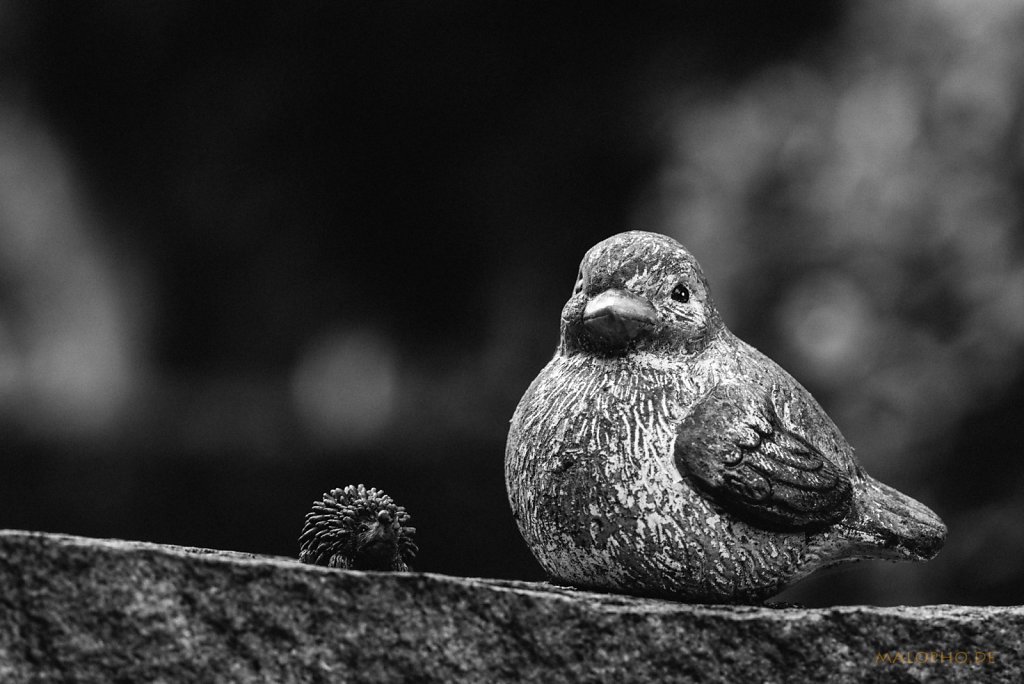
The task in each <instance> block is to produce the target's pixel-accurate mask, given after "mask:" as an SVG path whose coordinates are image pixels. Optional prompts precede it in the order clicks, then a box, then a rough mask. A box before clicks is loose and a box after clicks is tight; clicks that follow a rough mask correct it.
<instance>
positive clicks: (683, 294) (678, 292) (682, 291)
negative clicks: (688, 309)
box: [672, 283, 690, 304]
mask: <svg viewBox="0 0 1024 684" xmlns="http://www.w3.org/2000/svg"><path fill="white" fill-rule="evenodd" d="M672 299H674V300H676V301H677V302H683V303H684V304H685V303H686V302H688V301H690V291H689V290H687V289H686V286H685V285H683V284H682V283H679V284H678V285H676V286H675V289H673V290H672Z"/></svg>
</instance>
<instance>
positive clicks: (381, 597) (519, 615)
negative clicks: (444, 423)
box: [0, 531, 1024, 682]
mask: <svg viewBox="0 0 1024 684" xmlns="http://www.w3.org/2000/svg"><path fill="white" fill-rule="evenodd" d="M1022 635H1024V608H1022V607H1020V606H1013V607H964V606H925V607H898V608H873V607H866V606H847V607H839V608H830V609H801V608H768V607H750V606H746V607H735V606H714V605H686V604H681V603H673V602H669V601H660V600H654V599H641V598H632V597H627V596H616V595H609V594H595V593H590V592H581V591H575V590H572V589H565V588H560V587H553V586H550V585H546V584H535V583H527V582H513V581H500V580H485V579H467V578H461V577H448V576H443V575H434V574H424V573H369V572H357V571H351V570H337V569H329V568H322V567H315V566H309V565H303V564H300V563H298V562H297V561H294V560H289V559H285V558H271V557H259V556H254V555H251V554H244V553H235V552H228V551H211V550H205V549H193V548H183V547H175V546H163V545H158V544H148V543H141V542H128V541H115V540H98V539H86V538H81V537H72V536H66V535H54V534H44V533H38V532H19V531H3V532H0V681H2V682H23V681H41V682H51V681H53V682H65V681H68V682H219V681H246V682H247V681H261V682H262V681H267V682H307V681H308V682H461V681H465V682H496V681H539V682H564V681H583V682H629V681H635V682H672V681H680V682H687V681H698V682H699V681H708V682H718V681H722V682H735V681H739V682H787V681H793V682H803V681H840V682H843V681H848V682H859V681H907V682H918V681H935V682H947V681H964V682H967V681H972V682H974V681H1005V682H1019V681H1024V673H1022V672H1021V669H1022V668H1021V663H1022V662H1024V637H1022ZM880 655H881V656H882V657H883V658H888V659H889V660H890V661H892V662H879V656H880ZM907 660H909V661H912V662H910V663H908V662H901V661H907ZM915 660H916V661H918V662H916V663H914V662H913V661H915ZM965 660H966V661H967V662H964V661H965ZM977 661H980V662H977Z"/></svg>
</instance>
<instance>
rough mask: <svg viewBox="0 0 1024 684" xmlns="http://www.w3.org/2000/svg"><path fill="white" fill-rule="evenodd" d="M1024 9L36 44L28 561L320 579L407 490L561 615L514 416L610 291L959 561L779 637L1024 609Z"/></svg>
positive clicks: (22, 350)
mask: <svg viewBox="0 0 1024 684" xmlns="http://www.w3.org/2000/svg"><path fill="white" fill-rule="evenodd" d="M1022 28H1024V8H1021V6H1019V5H1016V4H1014V3H1008V2H994V3H987V4H984V5H971V6H969V7H968V6H963V7H962V6H960V4H958V3H954V2H928V3H926V2H907V3H900V4H889V3H883V2H858V3H849V4H847V3H841V2H820V1H815V2H806V3H786V4H783V5H779V4H777V3H741V4H735V3H729V2H725V3H722V2H715V3H704V2H697V3H668V2H651V3H640V4H634V3H631V4H630V5H629V7H628V9H627V8H626V6H625V5H622V6H616V5H607V4H606V5H598V6H595V5H592V4H587V5H583V4H580V5H575V4H556V3H539V2H515V3H513V2H491V3H480V2H473V3H471V2H455V1H447V2H445V1H441V2H432V3H398V2H375V3H354V2H342V3H312V2H306V3H291V4H288V3H270V2H248V3H244V4H242V3H238V4H234V3H202V2H184V1H177V2H139V3H132V2H113V1H111V2H94V3H88V4H85V3H59V2H27V1H23V2H3V3H0V430H2V431H0V435H2V437H0V440H2V451H0V454H2V455H0V463H2V477H0V526H2V527H10V528H24V529H32V530H48V531H57V532H68V533H75V534H83V535H91V536H99V537H122V538H129V539H142V540H148V541H156V542H164V543H174V544H185V545H198V546H209V547H216V548H226V549H237V550H244V551H252V552H258V553H269V554H280V555H288V556H294V555H295V554H296V553H297V547H296V537H297V535H298V531H299V529H300V527H301V524H302V519H303V516H304V515H305V512H306V510H307V509H308V506H309V505H310V503H311V502H312V501H313V500H314V499H315V498H318V497H319V495H320V494H321V493H322V492H323V491H325V490H327V489H330V488H332V487H336V486H342V485H345V484H349V483H356V482H364V483H366V484H367V485H372V486H377V487H380V488H383V489H384V490H385V491H387V492H388V493H390V494H391V495H392V496H393V497H394V498H395V499H396V500H397V501H398V503H400V504H403V505H405V506H406V507H407V508H408V509H409V510H410V512H411V513H412V515H413V521H414V523H415V524H416V525H417V527H418V528H419V534H418V541H419V543H420V547H421V549H422V552H421V555H420V559H419V563H418V565H417V569H420V570H426V571H434V572H443V573H451V574H461V575H479V576H489V577H509V578H521V579H538V578H540V577H541V573H540V570H539V568H538V567H537V566H536V564H535V563H534V561H533V560H532V558H531V557H530V555H529V553H528V551H527V550H526V548H525V546H524V545H523V543H522V542H521V540H520V539H519V536H518V533H517V531H516V530H515V527H514V525H513V522H512V520H511V516H510V514H509V510H508V505H507V501H506V498H505V490H504V482H503V450H504V440H505V435H506V430H507V425H508V419H509V418H510V417H511V415H512V411H513V409H514V408H515V405H516V402H517V401H518V399H519V397H520V396H521V394H522V393H523V391H524V390H525V389H526V386H527V385H528V384H529V382H530V380H531V379H532V378H533V377H534V375H536V373H537V372H538V371H539V370H540V368H541V367H542V366H543V364H544V363H546V361H547V360H548V359H549V357H550V356H551V354H552V353H553V351H554V347H555V344H556V341H557V335H558V315H559V311H560V308H561V305H562V303H563V301H564V299H565V298H567V297H568V295H569V292H570V290H571V288H572V284H573V280H574V277H575V273H576V267H577V264H578V261H579V259H580V257H581V256H582V255H583V252H584V251H585V250H586V249H587V248H588V247H589V246H590V245H592V244H593V243H595V242H597V241H598V240H600V239H602V238H604V237H606V236H608V235H610V234H612V233H615V232H619V231H620V230H624V229H628V228H643V229H648V230H654V231H659V232H664V233H667V234H670V235H672V236H674V237H677V238H678V239H680V240H681V241H682V242H683V243H684V244H686V245H687V246H688V247H689V248H690V249H691V251H693V252H694V253H695V254H696V255H697V257H698V258H699V259H700V260H701V262H702V264H703V265H704V268H705V271H706V272H707V273H708V274H709V277H710V279H711V281H712V284H713V286H714V288H715V291H716V298H717V300H718V303H719V306H720V308H721V310H722V311H723V315H724V317H725V319H726V322H727V323H728V324H729V325H730V326H731V327H732V328H733V330H734V331H735V332H737V333H738V334H739V335H740V336H741V337H743V338H744V339H746V340H748V341H749V342H751V343H753V344H754V345H755V346H757V347H759V348H760V349H762V350H763V351H765V352H767V353H768V354H769V355H771V356H773V357H774V358H775V359H776V360H778V361H780V362H781V363H782V364H783V365H784V366H785V367H786V368H788V369H789V370H790V371H791V372H792V373H793V374H794V375H795V376H796V377H797V378H798V379H799V380H800V381H801V382H803V383H804V384H805V385H806V386H807V387H808V388H809V389H811V391H812V392H813V393H814V394H815V396H816V397H817V398H818V399H819V400H820V401H821V402H822V403H823V404H824V405H825V406H826V408H827V409H828V410H829V411H830V412H831V413H832V415H833V417H834V418H835V419H836V421H837V422H838V423H839V425H840V427H841V428H842V429H843V431H844V432H845V434H846V435H847V437H848V438H849V439H850V441H851V442H852V443H853V444H854V445H855V446H856V447H857V450H858V454H859V456H860V458H861V460H862V462H863V463H864V464H865V466H866V467H867V469H868V470H869V471H871V472H872V473H873V474H874V475H876V476H877V477H879V478H880V479H882V480H884V481H886V482H888V483H889V484H892V485H894V486H896V487H897V488H899V489H901V490H903V491H905V492H907V493H909V494H911V495H913V496H914V497H916V498H918V499H920V500H922V501H924V502H926V503H927V504H928V505H930V506H931V507H932V508H934V509H935V510H936V511H937V512H939V513H940V515H941V516H942V517H943V518H944V519H945V520H946V521H947V523H948V524H949V529H950V536H949V540H948V542H947V546H946V549H945V550H944V551H943V552H942V554H941V555H940V556H939V557H938V558H937V559H936V560H935V561H933V562H931V563H929V564H926V565H921V566H903V565H886V564H882V563H864V564H860V565H857V566H853V567H850V568H848V569H844V570H840V571H833V572H832V573H830V574H827V575H825V576H823V577H820V578H812V579H810V580H808V581H806V582H804V583H803V584H801V585H799V586H798V587H796V588H794V589H792V590H790V591H788V592H786V594H785V595H784V596H783V598H785V599H788V600H792V601H800V602H805V603H807V604H809V605H827V604H832V603H878V604H883V605H885V604H901V603H910V604H914V603H979V604H987V603H992V604H1015V603H1022V602H1024V581H1022V580H1024V527H1022V525H1021V521H1022V519H1024V461H1022V459H1021V458H1020V453H1021V451H1020V438H1019V435H1020V429H1019V426H1020V424H1021V422H1020V421H1021V417H1022V416H1021V407H1022V406H1024V373H1022V369H1024V231H1022V221H1024V214H1022V206H1021V202H1022V200H1024V192H1022V190H1024V188H1022V186H1021V180H1022V172H1024V134H1022V131H1024V129H1022V124H1024V116H1022V110H1021V107H1022V104H1024V97H1022V93H1024V89H1022V85H1024V83H1022V81H1024V68H1022V67H1024V43H1022V42H1021V41H1020V40H1019V36H1020V35H1021V29H1022Z"/></svg>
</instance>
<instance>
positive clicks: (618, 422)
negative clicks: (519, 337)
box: [505, 231, 946, 603]
mask: <svg viewBox="0 0 1024 684" xmlns="http://www.w3.org/2000/svg"><path fill="white" fill-rule="evenodd" d="M505 479H506V486H507V488H508V495H509V500H510V502H511V505H512V511H513V513H514V516H515V519H516V521H517V523H518V526H519V530H520V532H521V533H522V535H523V537H524V539H525V540H526V543H527V545H528V546H529V547H530V549H531V550H532V552H533V554H534V555H535V556H536V558H537V560H538V561H539V562H540V564H541V566H542V567H543V568H544V570H545V571H546V572H547V573H548V574H549V575H550V577H551V578H552V580H553V581H555V582H559V583H564V584H570V585H574V586H577V587H581V588H591V589H597V590H605V591H615V592H623V593H630V594H639V595H646V596H658V597H665V598H672V599H676V600H683V601H692V602H729V603H736V602H755V601H760V600H763V599H765V598H768V597H770V596H771V595H773V594H775V593H777V592H779V591H781V590H782V589H783V588H784V587H785V586H786V585H788V584H790V583H792V582H794V581H796V580H798V579H800V578H802V577H804V576H806V575H808V574H809V573H811V572H813V571H814V570H816V569H819V568H823V567H827V566H832V565H836V564H840V563H844V562H847V561H854V560H859V559H867V558H880V559H888V560H917V561H921V560H927V559H929V558H931V557H933V556H934V555H935V554H936V553H938V551H939V549H940V548H941V546H942V544H943V541H944V540H945V536H946V528H945V525H943V523H942V521H941V520H940V519H939V518H938V516H936V515H935V513H933V512H932V511H931V510H929V509H928V508H927V507H925V506H924V505H922V504H920V503H918V502H917V501H915V500H914V499H911V498H910V497H908V496H906V495H904V494H901V493H900V492H898V491H896V490H894V489H892V488H890V487H887V486H886V485H884V484H882V483H881V482H878V481H877V480H875V479H873V478H872V477H871V476H870V475H868V474H867V473H866V472H864V469H863V468H862V467H861V466H860V464H859V463H858V462H857V459H856V458H855V457H854V453H853V448H852V447H851V446H850V445H849V444H848V443H847V442H846V440H845V439H844V438H843V435H842V434H841V433H840V432H839V429H838V428H837V427H836V426H835V424H834V423H833V422H832V420H831V419H830V418H829V417H828V415H827V414H826V413H825V411H824V410H823V409H822V408H821V406H819V405H818V403H817V402H816V401H815V400H814V398H813V397H812V396H811V395H810V393H809V392H808V391H807V390H806V389H804V388H803V387H802V386H801V385H800V384H799V383H798V382H797V381H796V380H794V379H793V378H792V377H791V376H790V375H789V374H788V373H787V372H786V371H784V370H783V369H782V368H781V367H779V366H778V365H777V364H775V362H773V361H772V360H771V359H769V358H768V357H766V356H765V355H763V354H761V353H760V352H758V351H757V350H756V349H754V348H753V347H751V346H750V345H748V344H746V343H745V342H743V341H741V340H740V339H738V338H737V337H736V336H735V335H733V334H732V333H731V332H730V331H729V329H728V328H726V327H725V324H724V323H723V322H722V319H721V317H720V316H719V314H718V311H717V310H716V309H715V305H714V303H713V301H712V299H711V292H710V290H709V288H708V283H707V280H705V278H704V274H703V272H702V271H701V268H700V266H699V265H698V263H697V261H696V259H694V258H693V256H692V255H691V254H690V253H689V252H688V251H687V250H686V249H685V248H684V247H683V246H682V245H680V244H679V243H678V242H676V241H675V240H672V239H671V238H668V237H665V236H663V235H658V234H655V233H647V232H640V231H634V232H628V233H622V234H619V235H615V236H613V237H611V238H608V239H607V240H604V241H603V242H601V243H599V244H597V245H596V246H594V247H593V248H592V249H591V250H590V251H589V252H587V254H586V256H584V258H583V262H582V265H581V267H580V271H579V276H578V278H577V281H576V286H575V289H574V290H573V293H572V296H571V297H570V299H569V301H568V302H567V303H566V304H565V307H564V308H563V310H562V321H561V339H560V342H559V346H558V350H557V352H556V353H555V356H554V358H553V359H552V360H551V362H550V363H548V365H547V366H546V367H545V368H544V369H543V370H542V371H541V373H540V375H539V376H538V377H537V378H536V379H535V380H534V381H533V384H531V385H530V387H529V389H528V390H527V391H526V394H525V395H524V396H523V398H522V400H521V401H520V403H519V406H518V408H517V409H516V412H515V415H514V416H513V417H512V425H511V429H510V431H509V436H508V445H507V448H506V456H505Z"/></svg>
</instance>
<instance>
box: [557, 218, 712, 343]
mask: <svg viewBox="0 0 1024 684" xmlns="http://www.w3.org/2000/svg"><path fill="white" fill-rule="evenodd" d="M721 329H722V320H721V318H720V317H719V315H718V311H717V309H715V305H714V302H713V301H712V299H711V293H710V291H709V289H708V283H707V280H706V279H705V278H704V273H703V271H702V270H701V268H700V264H698V263H697V260H696V259H694V258H693V255H692V254H690V253H689V252H688V251H686V248H685V247H683V246H682V245H681V244H679V243H678V242H676V241H675V240H673V239H672V238H669V237H666V236H664V235H659V234H657V233H647V232H643V231H630V232H627V233H619V234H618V235H613V236H612V237H610V238H608V239H607V240H604V241H602V242H599V243H598V244H596V245H595V246H594V247H592V248H591V249H590V251H588V252H587V253H586V255H585V256H584V257H583V262H582V263H581V264H580V270H579V275H578V276H577V277H576V285H575V287H574V288H573V292H572V296H571V297H570V298H569V301H568V302H566V304H565V307H564V308H563V309H562V335H561V343H560V350H561V351H562V353H566V354H573V353H593V354H600V355H605V356H621V355H624V354H627V353H629V352H631V351H663V352H675V353H693V352H697V351H700V350H702V349H704V348H705V347H706V346H707V345H708V342H709V341H710V340H711V338H712V337H714V335H715V334H716V333H718V332H719V331H720V330H721Z"/></svg>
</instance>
